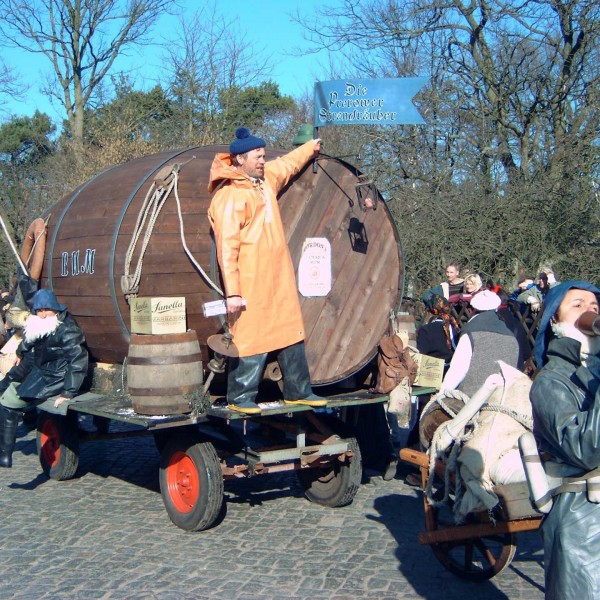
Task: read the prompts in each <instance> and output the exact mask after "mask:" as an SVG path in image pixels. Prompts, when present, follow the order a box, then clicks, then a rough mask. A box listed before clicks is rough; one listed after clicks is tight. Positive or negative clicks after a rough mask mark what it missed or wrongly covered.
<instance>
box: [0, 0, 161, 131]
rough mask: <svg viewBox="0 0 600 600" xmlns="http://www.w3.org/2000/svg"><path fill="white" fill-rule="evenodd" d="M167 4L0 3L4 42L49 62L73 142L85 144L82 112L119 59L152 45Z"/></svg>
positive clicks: (93, 0) (144, 0)
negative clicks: (136, 46)
mask: <svg viewBox="0 0 600 600" xmlns="http://www.w3.org/2000/svg"><path fill="white" fill-rule="evenodd" d="M170 6H172V2H170V1H168V0H75V1H71V0H26V1H25V0H0V32H1V33H2V36H3V38H4V42H5V43H6V42H8V43H10V44H12V45H14V46H16V47H19V48H22V49H24V50H27V51H29V52H34V53H41V54H43V55H44V56H46V57H47V58H48V59H49V60H50V62H51V64H52V68H53V70H54V75H55V78H56V84H57V85H56V87H54V88H52V89H51V90H48V91H49V93H50V94H51V95H52V96H54V97H56V98H57V99H58V100H59V101H60V102H61V104H62V105H63V106H64V108H65V111H66V113H67V118H68V120H69V124H70V130H71V134H72V135H73V137H74V138H75V139H77V140H81V139H82V137H83V131H84V111H85V108H86V106H87V104H88V102H89V101H90V98H91V97H92V95H93V93H94V90H95V89H96V87H97V86H98V85H99V84H100V82H101V81H102V79H103V78H104V77H105V76H106V74H107V73H108V72H109V70H110V68H111V67H112V65H113V63H114V61H115V59H116V58H117V56H118V55H119V54H120V53H121V52H122V51H123V50H124V49H126V48H128V47H130V46H132V45H134V44H143V43H145V42H147V41H148V38H147V36H148V33H149V30H150V28H151V26H152V25H153V24H154V22H155V21H156V19H157V18H158V17H159V16H160V15H161V14H162V13H164V12H168V9H169V7H170Z"/></svg>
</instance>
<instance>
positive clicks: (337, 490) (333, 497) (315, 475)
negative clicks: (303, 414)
mask: <svg viewBox="0 0 600 600" xmlns="http://www.w3.org/2000/svg"><path fill="white" fill-rule="evenodd" d="M328 424H329V425H333V429H334V431H336V433H338V435H341V436H343V437H344V439H347V440H348V441H349V450H350V451H351V452H352V454H353V456H352V458H351V459H348V458H346V459H345V460H344V461H343V462H341V461H340V460H338V459H337V457H332V459H331V462H330V463H328V464H327V465H325V466H324V467H320V468H315V469H299V470H298V471H296V473H297V474H298V480H299V481H300V485H301V486H302V487H303V488H304V495H305V496H306V497H307V498H308V499H309V500H310V501H311V502H316V503H317V504H322V505H323V506H331V507H337V506H346V505H348V504H350V503H351V502H352V500H354V496H356V492H358V489H359V487H360V482H361V479H362V458H361V454H360V448H359V447H358V442H357V441H356V438H354V437H348V436H346V435H344V432H345V431H346V428H344V427H343V423H336V422H331V421H330V422H329V423H328Z"/></svg>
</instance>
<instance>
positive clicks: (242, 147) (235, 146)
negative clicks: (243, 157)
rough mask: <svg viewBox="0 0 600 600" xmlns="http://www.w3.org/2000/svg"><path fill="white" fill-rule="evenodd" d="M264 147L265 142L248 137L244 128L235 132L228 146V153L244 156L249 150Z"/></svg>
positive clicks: (247, 132) (251, 136)
mask: <svg viewBox="0 0 600 600" xmlns="http://www.w3.org/2000/svg"><path fill="white" fill-rule="evenodd" d="M266 145H267V144H266V142H265V140H261V139H260V138H258V137H254V136H253V135H250V132H249V131H248V130H247V129H246V128H245V127H238V129H236V130H235V140H233V142H231V144H229V152H231V154H246V152H250V150H256V149H257V148H264V147H265V146H266Z"/></svg>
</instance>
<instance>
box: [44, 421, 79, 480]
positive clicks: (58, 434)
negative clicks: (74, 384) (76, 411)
mask: <svg viewBox="0 0 600 600" xmlns="http://www.w3.org/2000/svg"><path fill="white" fill-rule="evenodd" d="M36 443H37V452H38V457H39V460H40V465H41V466H42V470H43V471H44V473H45V474H46V475H47V476H48V477H50V479H54V480H56V481H65V480H67V479H72V478H73V476H74V475H75V472H76V471H77V466H78V465H79V434H78V429H77V421H76V419H73V418H72V416H71V415H68V416H61V415H54V414H50V413H47V412H45V411H40V413H39V415H38V421H37V435H36Z"/></svg>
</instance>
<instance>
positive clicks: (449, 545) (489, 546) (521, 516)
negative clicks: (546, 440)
mask: <svg viewBox="0 0 600 600" xmlns="http://www.w3.org/2000/svg"><path fill="white" fill-rule="evenodd" d="M400 459H401V460H402V461H404V462H407V463H410V464H412V465H415V466H417V467H419V470H420V474H421V487H422V497H423V509H424V513H425V531H423V532H421V533H420V534H419V542H420V543H421V544H428V545H429V546H431V549H432V551H433V554H434V555H435V557H436V558H437V559H438V560H439V561H440V562H441V563H442V565H443V566H444V567H445V568H446V569H448V571H450V572H451V573H453V574H454V575H457V576H458V577H461V578H463V579H467V580H470V581H484V580H487V579H491V578H492V577H494V576H496V575H498V574H499V573H501V572H502V571H503V570H504V569H506V568H507V567H508V565H510V563H511V561H512V559H513V558H514V556H515V552H516V549H517V533H519V532H525V531H535V530H536V529H538V528H539V526H540V522H541V518H542V515H541V514H540V513H538V512H536V511H535V510H534V509H533V508H532V506H531V503H530V501H529V492H528V489H527V484H526V483H515V484H509V485H503V486H497V487H495V488H494V492H496V494H497V495H498V497H499V498H500V503H499V506H498V510H494V511H493V512H492V513H488V512H481V513H475V514H472V515H470V518H469V520H468V522H466V523H464V524H462V525H456V524H455V523H454V516H453V513H452V507H451V505H449V506H447V507H434V506H432V505H431V504H430V503H429V502H428V500H427V498H426V494H425V490H426V489H427V486H428V482H429V456H428V455H427V454H426V453H425V452H419V451H418V450H413V449H411V448H403V449H402V450H401V451H400ZM434 477H435V482H434V489H435V492H434V493H435V495H436V496H439V497H440V498H441V497H442V496H443V495H444V490H443V486H444V479H445V467H444V465H443V463H442V462H441V461H439V460H438V461H437V462H436V464H435V469H434Z"/></svg>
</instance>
